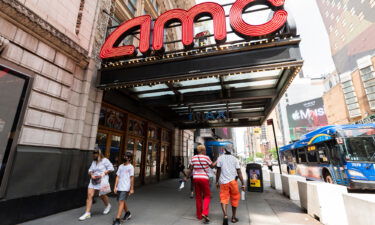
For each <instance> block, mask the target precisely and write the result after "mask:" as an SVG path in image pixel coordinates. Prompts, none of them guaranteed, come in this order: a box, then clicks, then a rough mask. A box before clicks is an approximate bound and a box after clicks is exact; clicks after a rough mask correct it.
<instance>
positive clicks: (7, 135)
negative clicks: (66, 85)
mask: <svg viewBox="0 0 375 225" xmlns="http://www.w3.org/2000/svg"><path fill="white" fill-rule="evenodd" d="M26 79H27V78H26V76H23V75H21V74H18V73H15V72H12V71H10V70H9V69H7V68H4V67H1V66H0V96H1V97H0V106H1V107H0V143H1V144H0V174H3V173H2V172H3V169H5V165H6V160H7V159H6V158H4V156H5V155H7V154H9V152H8V153H7V151H10V147H11V146H10V145H11V143H12V142H11V138H12V137H13V136H14V132H15V131H16V126H15V125H16V121H17V120H18V117H19V113H20V111H21V107H22V104H23V98H24V96H25V93H26V87H27V80H26ZM1 179H2V177H0V181H1Z"/></svg>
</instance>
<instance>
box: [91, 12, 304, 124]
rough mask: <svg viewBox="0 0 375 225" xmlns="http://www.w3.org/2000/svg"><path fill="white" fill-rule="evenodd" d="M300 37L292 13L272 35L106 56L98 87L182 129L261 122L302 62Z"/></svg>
mask: <svg viewBox="0 0 375 225" xmlns="http://www.w3.org/2000/svg"><path fill="white" fill-rule="evenodd" d="M267 9H268V7H266V8H261V9H256V10H252V11H251V10H250V11H249V10H248V11H245V13H251V12H253V11H259V10H267ZM206 20H207V19H206ZM202 21H205V20H202ZM178 26H180V24H179V23H173V24H170V25H169V26H168V27H167V29H173V28H174V27H178ZM228 33H230V32H228ZM231 34H232V35H234V36H235V34H234V33H233V32H232V33H231ZM133 35H134V36H135V37H136V38H137V37H139V33H137V32H134V33H133ZM212 36H213V35H210V34H206V35H205V37H206V38H207V40H210V38H212ZM199 38H200V39H199V40H202V39H201V37H199ZM195 39H196V40H197V39H198V38H195ZM178 41H179V40H173V41H170V42H167V43H166V44H174V43H177V42H178ZM197 42H198V41H197ZM299 43H300V38H299V37H298V36H297V35H296V30H295V27H294V23H293V22H292V20H291V18H290V17H289V18H288V22H287V24H286V26H285V27H284V28H283V29H281V30H280V31H279V32H277V33H276V34H274V35H273V36H272V37H264V38H258V39H255V40H244V39H241V38H234V41H231V42H227V43H225V44H221V45H219V44H215V43H214V44H211V43H210V41H208V43H206V44H204V45H200V44H199V43H197V44H196V46H195V47H193V48H192V49H189V50H186V49H183V48H181V49H180V50H178V49H177V50H173V51H166V52H164V53H163V54H157V53H152V54H151V55H150V56H148V57H145V56H142V55H140V54H139V55H138V56H136V57H134V58H131V59H129V58H123V59H116V60H106V61H103V65H102V69H101V70H100V71H99V73H100V79H99V85H98V87H99V88H101V89H103V90H105V91H115V92H118V93H120V94H122V95H124V96H126V97H128V98H131V99H133V100H135V101H137V102H138V103H139V104H141V105H142V106H144V107H147V108H149V109H151V110H153V111H154V112H155V113H157V114H159V115H160V116H161V117H162V118H164V119H165V120H168V121H171V122H173V123H174V124H175V125H176V126H177V127H179V128H181V129H198V128H214V127H245V126H260V125H262V124H263V122H264V121H265V119H266V118H267V116H268V115H269V114H270V112H271V111H272V110H273V108H274V107H275V105H276V104H277V102H278V100H279V99H280V98H281V96H282V95H283V94H284V92H285V91H286V89H287V88H288V86H289V84H290V83H291V82H292V80H293V79H294V78H295V76H296V75H297V74H298V73H299V71H300V69H301V67H302V64H303V60H302V58H301V55H300V51H299Z"/></svg>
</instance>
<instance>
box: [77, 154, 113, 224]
mask: <svg viewBox="0 0 375 225" xmlns="http://www.w3.org/2000/svg"><path fill="white" fill-rule="evenodd" d="M93 159H94V160H93V162H92V163H91V166H90V168H89V175H90V177H91V179H90V184H89V187H88V190H87V200H86V212H85V213H84V214H83V215H82V216H81V217H80V218H79V220H85V219H88V218H90V217H91V213H90V212H91V206H92V199H93V197H94V195H95V194H97V193H98V192H99V190H100V188H101V185H102V184H103V183H104V184H109V177H108V174H109V173H110V172H112V171H113V170H114V168H113V165H112V163H111V162H110V161H109V160H108V159H107V158H105V157H104V155H103V154H102V152H101V151H100V150H95V151H94V152H93ZM100 198H101V199H102V200H103V202H104V205H105V209H104V211H103V214H108V213H109V211H110V210H111V204H109V199H108V196H107V195H106V194H103V195H100Z"/></svg>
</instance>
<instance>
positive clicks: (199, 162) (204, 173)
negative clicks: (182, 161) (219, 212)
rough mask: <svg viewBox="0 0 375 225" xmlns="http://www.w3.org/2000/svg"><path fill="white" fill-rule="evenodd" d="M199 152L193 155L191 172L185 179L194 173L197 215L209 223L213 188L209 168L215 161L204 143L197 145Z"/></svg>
mask: <svg viewBox="0 0 375 225" xmlns="http://www.w3.org/2000/svg"><path fill="white" fill-rule="evenodd" d="M197 151H198V154H197V155H195V156H193V157H192V159H191V162H190V166H189V169H190V170H189V172H188V173H187V177H185V181H186V180H187V179H188V178H189V177H190V175H191V174H193V180H194V188H195V204H196V216H197V218H198V219H199V220H202V219H204V223H205V224H208V223H209V222H210V219H209V217H208V214H209V209H210V201H211V190H210V185H209V176H208V168H210V167H213V163H212V161H211V159H210V157H208V156H207V155H206V147H205V146H204V145H198V146H197Z"/></svg>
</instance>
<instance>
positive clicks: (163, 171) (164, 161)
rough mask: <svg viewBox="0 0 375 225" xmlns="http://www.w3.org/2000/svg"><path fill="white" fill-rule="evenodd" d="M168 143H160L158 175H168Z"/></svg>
mask: <svg viewBox="0 0 375 225" xmlns="http://www.w3.org/2000/svg"><path fill="white" fill-rule="evenodd" d="M168 158H169V145H165V144H164V145H162V146H161V149H160V177H161V178H165V177H168V160H169V159H168Z"/></svg>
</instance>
